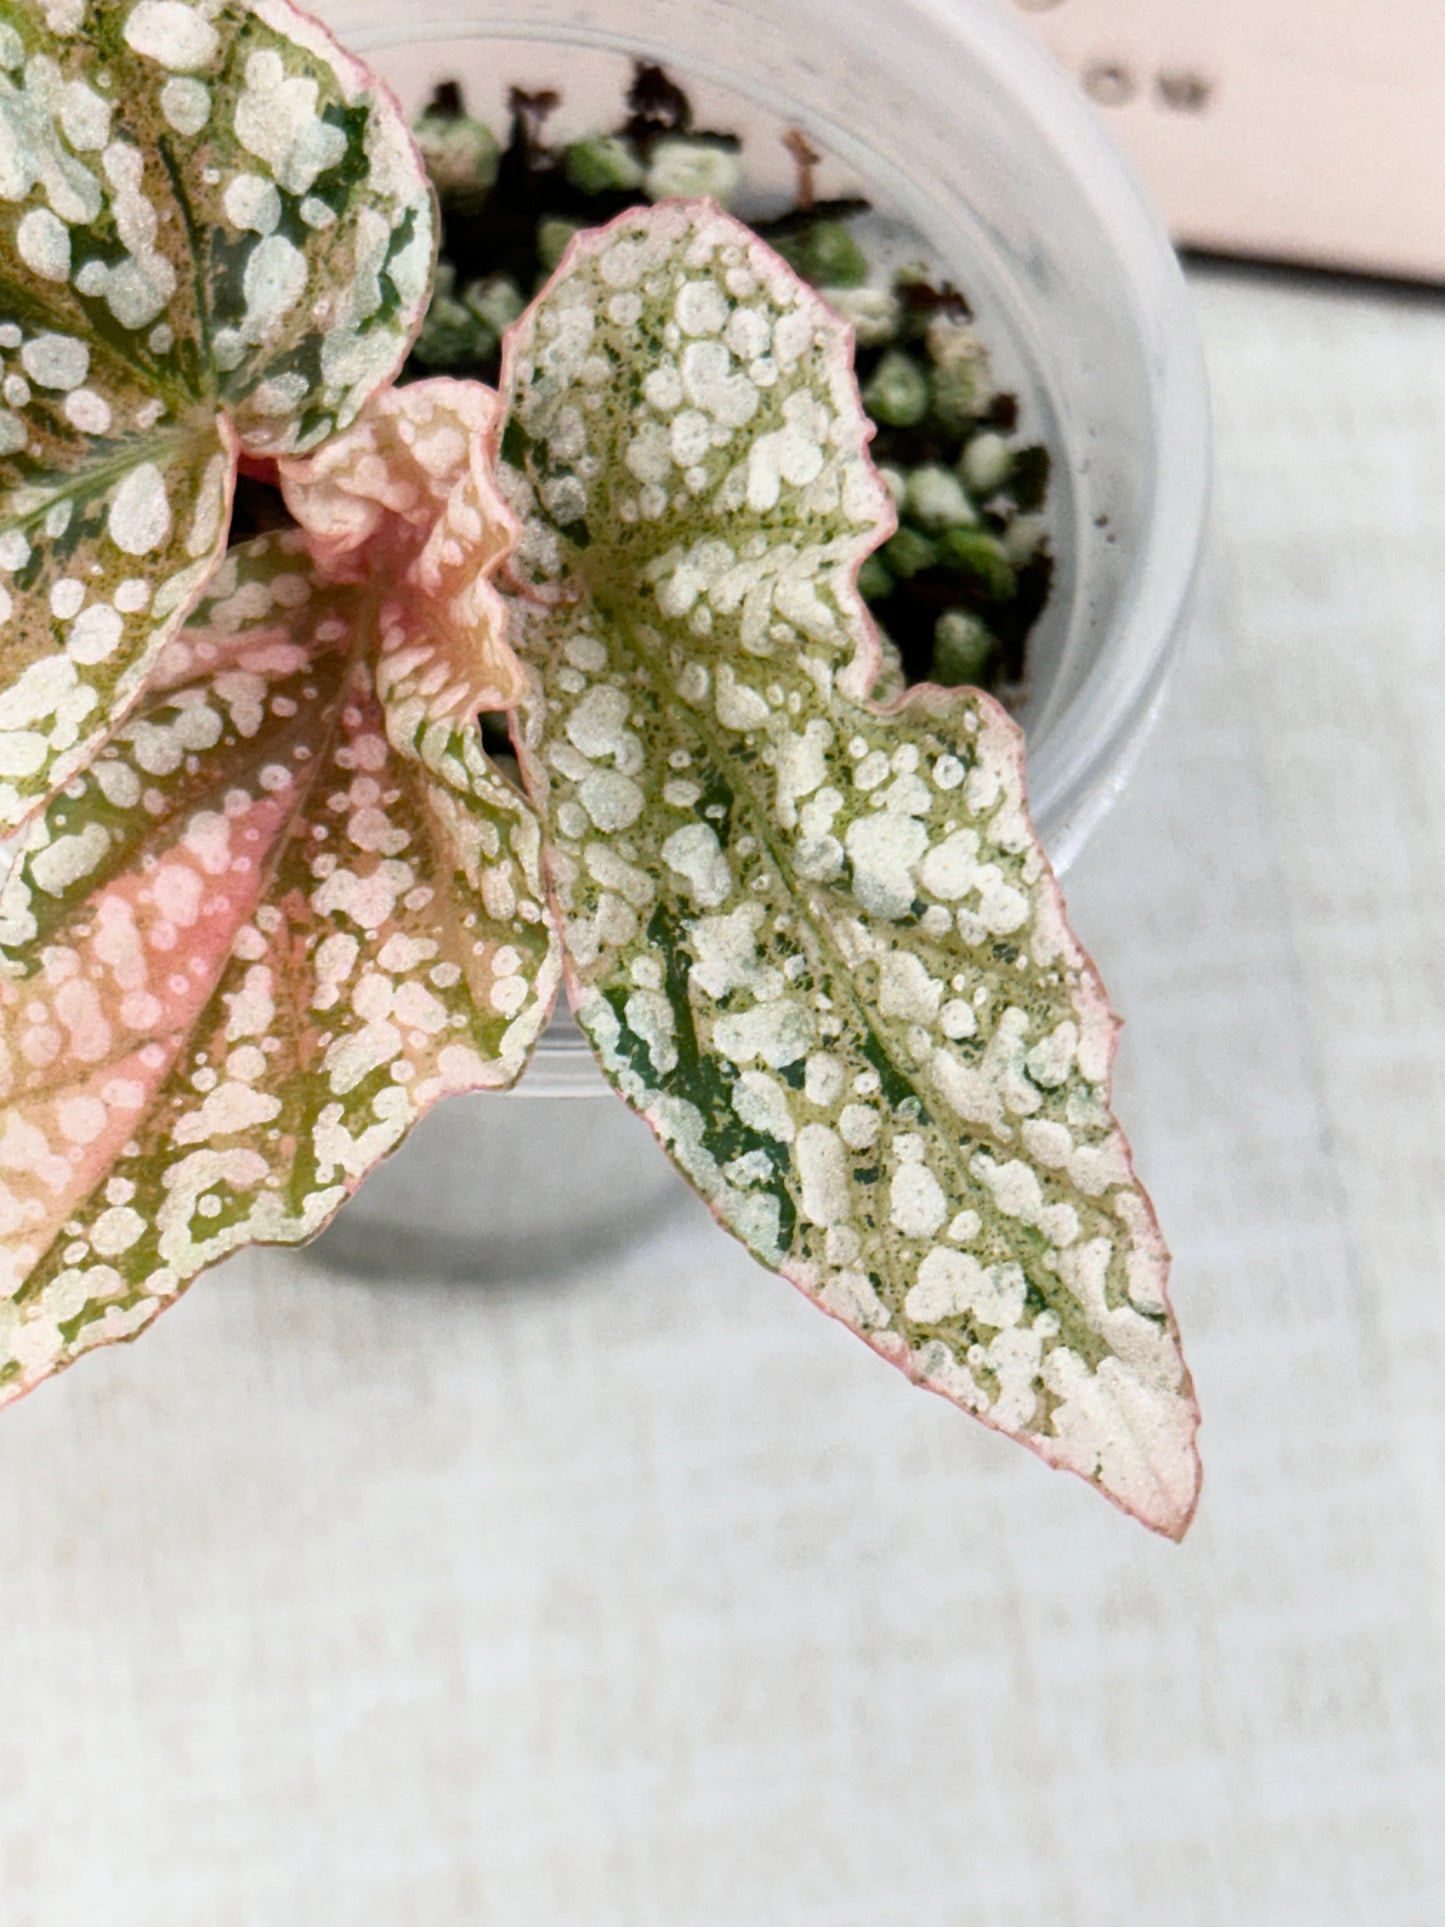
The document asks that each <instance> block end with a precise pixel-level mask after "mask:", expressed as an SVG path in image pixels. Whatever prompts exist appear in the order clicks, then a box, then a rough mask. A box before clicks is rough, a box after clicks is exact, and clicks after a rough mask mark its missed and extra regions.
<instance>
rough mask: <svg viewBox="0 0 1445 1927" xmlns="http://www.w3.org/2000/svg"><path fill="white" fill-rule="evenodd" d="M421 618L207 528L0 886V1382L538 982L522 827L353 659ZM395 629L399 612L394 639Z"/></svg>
mask: <svg viewBox="0 0 1445 1927" xmlns="http://www.w3.org/2000/svg"><path fill="white" fill-rule="evenodd" d="M424 626H425V612H424V611H422V610H420V609H419V608H418V607H416V606H414V607H413V609H412V611H411V616H410V619H408V617H407V615H406V613H405V611H404V609H403V606H402V604H401V603H400V602H399V601H398V599H397V598H396V597H395V596H391V595H389V594H388V593H387V592H386V590H385V588H384V586H382V585H379V584H377V583H373V582H371V581H369V580H366V579H363V580H361V581H358V582H343V583H329V582H327V581H325V580H323V579H322V578H321V577H320V576H319V575H317V574H316V573H315V572H314V571H313V568H312V565H311V561H310V558H309V556H308V553H307V550H306V545H305V539H304V537H303V536H302V535H301V534H300V533H290V534H288V535H285V536H267V537H261V538H259V539H258V540H257V541H255V542H253V543H249V544H247V545H246V546H245V547H243V548H239V549H236V550H234V551H232V553H231V555H230V556H229V557H228V558H227V560H226V562H225V563H224V564H223V565H222V568H221V570H220V572H219V573H218V575H217V576H216V578H215V580H214V581H213V582H212V584H211V585H210V588H209V589H208V591H207V594H206V598H205V600H204V602H203V603H202V605H201V607H200V608H199V609H198V611H197V613H196V615H195V616H194V617H193V619H192V621H191V622H190V624H189V625H188V626H187V627H186V628H185V629H184V630H183V631H182V633H181V635H180V636H179V637H178V638H177V639H176V640H175V641H174V642H173V643H172V644H171V645H170V647H169V649H168V651H167V654H166V656H165V658H164V659H163V662H162V664H161V666H160V669H159V671H158V673H157V678H156V681H155V682H154V684H153V686H152V688H151V689H150V690H149V691H148V692H147V697H146V700H145V701H144V703H143V704H142V705H141V707H140V709H139V710H138V712H137V713H136V714H135V715H134V716H133V717H132V718H131V719H130V720H129V721H128V722H127V723H126V724H125V725H124V726H123V727H122V728H121V730H120V731H119V732H118V733H117V734H116V736H115V737H114V738H113V740H112V741H111V742H110V743H109V744H108V745H107V746H106V747H105V748H104V749H103V750H102V751H101V753H100V755H99V757H98V758H97V760H96V761H95V762H94V763H93V764H92V765H91V766H90V767H89V768H88V769H87V770H86V771H85V772H84V773H83V775H82V776H80V777H79V778H77V779H76V780H75V781H74V782H72V783H71V784H70V785H69V786H68V788H67V789H66V791H65V792H64V793H63V795H61V796H60V797H58V798H56V799H55V800H54V801H53V802H52V803H51V805H50V807H49V809H48V810H47V812H46V813H45V814H44V815H43V816H42V817H41V818H39V819H37V821H36V823H35V824H33V825H32V826H31V829H30V831H29V833H28V838H27V844H26V848H25V852H24V855H23V857H22V858H21V860H20V861H19V862H18V863H17V865H16V867H15V869H14V870H13V872H12V874H11V876H10V878H9V881H8V883H7V885H6V887H5V889H4V891H3V893H0V961H3V963H4V964H5V966H6V967H7V968H8V971H9V976H8V978H0V1103H3V1113H0V1116H3V1122H0V1236H3V1256H0V1402H3V1401H4V1400H5V1399H6V1398H7V1397H15V1396H18V1395H19V1394H20V1393H21V1392H24V1391H26V1390H28V1389H29V1388H30V1387H31V1386H32V1385H34V1384H36V1383H37V1382H38V1381H39V1380H41V1379H43V1378H45V1377H47V1376H49V1375H50V1374H51V1373H53V1372H55V1371H57V1370H58V1369H60V1368H61V1367H62V1366H64V1365H66V1364H68V1363H70V1362H71V1361H72V1360H73V1359H74V1358H75V1357H76V1356H77V1355H78V1354H79V1353H80V1352H82V1351H84V1350H86V1349H88V1348H90V1347H92V1346H95V1345H99V1344H104V1343H106V1342H108V1341H109V1340H112V1339H118V1338H126V1337H129V1336H131V1335H132V1334H133V1333H134V1332H136V1331H137V1330H139V1329H140V1328H141V1327H142V1326H143V1325H145V1324H147V1323H148V1322H149V1321H150V1320H151V1319H152V1318H153V1317H154V1316H155V1314H156V1313H157V1312H158V1311H159V1310H161V1309H162V1308H163V1306H165V1305H166V1304H167V1303H169V1302H170V1301H171V1300H173V1299H174V1298H175V1297H176V1295H177V1294H178V1293H179V1292H180V1291H181V1290H182V1289H183V1288H184V1286H185V1285H186V1284H187V1283H188V1282H189V1280H190V1279H192V1278H193V1277H194V1276H195V1275H196V1274H197V1273H198V1272H199V1271H201V1270H202V1269H204V1268H205V1267H206V1266H208V1265H211V1264H213V1263H215V1262H216V1261H217V1260H218V1259H220V1258H222V1257H224V1256H225V1255H226V1254H227V1253H228V1252H230V1251H233V1250H235V1249H236V1247H237V1246H238V1245H241V1244H245V1243H251V1242H262V1243H288V1244H289V1243H297V1242H300V1241H301V1240H304V1239H306V1238H309V1237H311V1236H312V1235H313V1234H314V1233H315V1232H317V1231H318V1230H320V1229H321V1227H322V1226H323V1225H324V1224H325V1223H326V1222H327V1220H328V1219H329V1218H330V1217H331V1216H332V1215H333V1214H334V1212H335V1211H336V1210H337V1209H338V1207H339V1206H340V1205H341V1204H342V1203H343V1202H344V1200H345V1199H346V1197H347V1196H348V1195H349V1194H350V1193H351V1192H352V1191H353V1190H354V1189H355V1188H356V1186H357V1184H358V1183H359V1182H360V1180H361V1178H362V1177H363V1176H364V1174H365V1173H366V1172H367V1171H368V1170H369V1169H370V1168H371V1167H372V1166H373V1165H374V1164H375V1163H376V1162H377V1161H378V1160H379V1159H380V1158H382V1157H384V1156H385V1155H386V1153H387V1152H389V1151H390V1150H392V1149H393V1148H394V1147H395V1146H396V1144H397V1143H399V1142H400V1140H401V1138H402V1137H403V1136H404V1134H405V1133H406V1131H407V1130H408V1129H409V1128H410V1126H411V1125H412V1124H413V1123H414V1122H415V1121H416V1119H417V1118H418V1117H419V1116H420V1115H421V1114H422V1113H423V1112H424V1111H425V1110H426V1109H427V1108H428V1107H429V1106H430V1105H432V1104H434V1103H435V1102H436V1101H437V1100H438V1099H439V1098H441V1097H444V1096H447V1095H449V1094H451V1093H455V1092H461V1091H469V1090H479V1089H496V1088H500V1087H503V1086H505V1085H507V1084H510V1083H511V1082H513V1081H514V1080H515V1079H516V1078H517V1076H518V1075H519V1074H520V1073H521V1071H522V1069H523V1066H524V1065H525V1063H526V1060H527V1056H528V1053H529V1051H530V1049H531V1047H532V1044H533V1043H534V1042H535V1039H536V1037H537V1035H538V1032H539V1031H540V1029H541V1027H542V1025H543V1024H544V1023H545V1021H546V1017H547V1014H548V1011H549V1009H550V1005H551V1002H552V997H553V992H554V989H555V984H556V978H557V974H558V960H557V955H556V945H555V941H554V939H553V938H552V936H551V933H550V930H549V927H548V924H547V921H546V918H545V916H544V913H543V908H542V899H541V890H540V875H539V851H538V843H539V836H538V828H537V824H536V821H535V818H534V817H533V815H532V812H531V811H530V809H529V808H528V806H527V805H526V803H525V802H524V800H523V799H522V798H521V797H520V796H519V795H518V794H517V793H516V791H514V790H513V789H512V788H511V787H510V785H508V784H507V783H506V782H505V781H504V780H503V779H502V778H501V777H500V776H499V775H498V774H497V773H496V772H495V771H494V770H493V769H492V767H491V766H490V764H488V763H487V761H486V760H485V758H484V756H483V754H482V752H481V749H480V745H479V740H478V735H477V732H476V730H475V729H474V728H471V727H463V726H459V725H458V724H457V722H456V721H455V720H454V719H452V718H450V717H446V716H442V717H437V716H434V715H432V714H430V713H429V712H428V711H427V709H426V708H425V705H424V703H422V702H420V701H418V700H417V697H416V694H415V692H414V691H411V690H408V691H407V692H405V693H403V694H402V695H401V696H400V697H394V696H393V695H390V694H388V695H386V696H385V697H383V696H382V695H379V694H378V686H379V684H381V683H383V682H384V681H385V677H384V676H383V675H382V674H380V673H379V668H378V665H379V664H380V663H381V662H382V661H384V659H385V657H386V655H387V652H388V651H389V650H404V649H405V648H407V647H408V640H407V639H408V637H409V636H410V637H411V638H412V639H413V640H414V639H415V637H416V636H417V634H418V633H419V632H420V630H421V629H424ZM424 640H425V639H424V637H423V641H424Z"/></svg>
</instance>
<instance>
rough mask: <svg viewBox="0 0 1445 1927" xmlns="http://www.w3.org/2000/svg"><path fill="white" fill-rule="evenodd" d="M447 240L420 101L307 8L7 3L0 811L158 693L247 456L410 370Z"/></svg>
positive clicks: (11, 816)
mask: <svg viewBox="0 0 1445 1927" xmlns="http://www.w3.org/2000/svg"><path fill="white" fill-rule="evenodd" d="M433 229H434V222H433V212H432V202H431V197H430V191H429V189H428V187H427V185H426V179H425V174H424V170H423V169H422V167H421V164H420V161H419V158H418V157H417V155H416V153H415V150H414V148H413V146H412V143H411V140H410V137H409V135H408V134H407V132H406V128H405V126H404V124H403V121H402V119H401V116H400V113H399V112H398V110H397V109H396V107H395V105H394V103H393V102H392V101H391V100H390V98H389V97H388V96H386V95H384V94H383V93H380V92H378V91H377V89H376V87H375V86H374V84H373V83H372V82H371V81H370V79H369V77H368V76H367V74H366V71H365V69H364V68H362V67H361V66H360V64H359V63H358V62H356V61H355V60H353V59H352V58H351V57H350V56H349V55H346V54H344V53H343V52H342V51H341V50H340V49H339V48H338V47H337V46H336V44H335V42H334V41H333V40H332V39H331V38H330V36H329V35H328V34H327V33H325V31H324V30H323V29H322V28H320V27H319V26H318V25H317V24H316V23H315V22H314V21H312V20H310V19H309V18H307V16H305V15H304V14H301V13H299V12H297V10H296V9H295V8H293V7H291V6H289V5H287V4H285V3H284V0H255V3H254V4H241V3H240V0H225V3H224V4H215V0H197V4H194V5H191V4H186V3H185V0H122V3H121V4H114V0H104V3H103V4H102V3H100V0H91V3H90V4H86V0H54V3H52V4H47V5H44V6H39V5H24V6H22V5H16V4H13V3H12V4H0V404H3V405H0V825H5V824H13V823H15V822H18V821H19V820H20V819H21V818H22V817H23V816H24V815H25V814H26V813H27V812H28V811H29V810H30V809H32V808H33V807H34V806H35V805H36V804H37V803H38V802H39V801H40V800H41V799H42V798H43V797H44V796H46V795H47V794H49V793H50V792H52V791H53V790H54V789H56V788H57V787H58V786H59V785H60V784H62V783H64V782H65V781H66V780H67V779H68V778H69V776H70V775H71V774H72V773H73V772H74V771H75V770H76V769H78V768H80V767H81V766H82V765H83V764H84V763H85V761H86V760H87V759H88V757H89V756H90V755H91V754H92V753H93V751H94V749H95V747H96V745H97V744H98V742H99V741H100V740H101V739H102V738H103V736H104V734H105V732H106V730H107V729H108V728H109V727H110V726H111V725H112V724H113V723H114V722H115V721H117V720H119V717H120V716H121V715H122V714H123V713H124V711H125V710H126V709H127V707H128V706H129V705H130V703H131V702H132V701H133V700H134V699H135V697H136V695H137V694H138V692H139V690H140V688H141V687H142V685H143V683H144V680H145V677H146V675H147V673H148V671H149V668H150V666H151V665H152V663H153V662H154V661H155V658H156V655H157V653H158V651H159V650H160V648H161V647H162V645H163V644H164V642H165V639H166V637H167V636H168V635H170V634H172V633H173V632H174V630H175V628H176V627H177V625H178V624H179V623H180V622H181V621H182V619H183V618H184V616H185V613H186V610H187V609H188V607H189V606H190V605H191V603H192V602H193V601H194V599H195V597H196V595H197V594H198V593H199V591H200V589H201V587H202V586H203V584H204V583H205V581H206V579H207V577H208V576H209V574H210V573H211V571H212V569H213V568H214V567H215V565H216V562H217V561H218V559H219V557H220V555H221V554H222V553H223V551H224V547H225V541H226V529H227V523H228V520H229V512H230V500H231V490H232V486H233V482H234V477H235V470H236V460H237V453H238V450H239V449H244V450H246V451H248V452H250V453H252V454H257V455H268V456H269V455H276V454H286V453H291V452H297V451H304V450H306V449H309V448H312V447H314V446H316V445H317V444H318V443H319V442H320V441H322V440H323V439H324V438H325V437H326V436H327V435H328V434H330V433H331V432H332V431H333V430H334V429H335V428H337V427H344V426H346V425H347V424H348V423H349V422H350V421H351V420H352V418H353V417H354V416H355V415H356V413H357V411H358V410H359V409H360V407H361V406H362V404H363V402H364V401H365V400H366V398H367V396H368V395H369V394H370V393H371V392H372V391H373V390H374V389H375V388H376V387H377V386H378V385H379V384H380V383H382V382H384V381H386V380H387V379H388V378H389V377H390V376H391V374H392V373H393V372H394V371H395V369H396V368H397V366H398V365H399V364H400V361H401V359H402V357H403V355H404V354H405V352H406V349H407V346H408V344H409V342H410V340H411V337H412V334H413V332H414V330H415V327H416V325H417V322H418V319H419V316H420V313H421V311H422V309H423V308H424V306H425V300H426V292H427V286H428V282H429V278H430V272H431V266H432V259H433V250H434V234H433Z"/></svg>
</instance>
